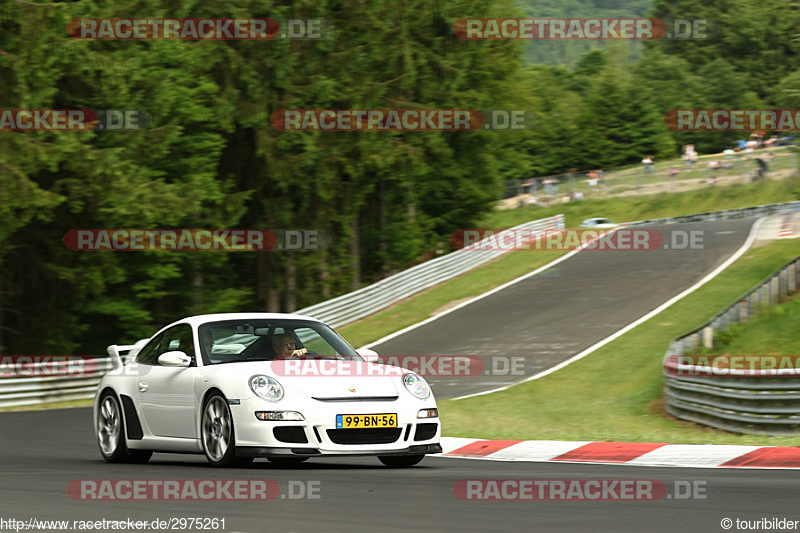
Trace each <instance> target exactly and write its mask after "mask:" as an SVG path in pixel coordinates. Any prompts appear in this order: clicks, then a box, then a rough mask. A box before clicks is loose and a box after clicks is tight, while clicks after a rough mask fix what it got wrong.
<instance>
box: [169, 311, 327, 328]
mask: <svg viewBox="0 0 800 533" xmlns="http://www.w3.org/2000/svg"><path fill="white" fill-rule="evenodd" d="M276 319H278V320H311V321H314V322H321V321H320V320H319V319H316V318H314V317H311V316H306V315H296V314H293V313H213V314H208V315H195V316H189V317H186V318H182V319H181V320H176V321H175V322H173V323H172V324H170V326H172V325H174V324H191V325H193V326H200V325H202V324H206V323H208V322H221V321H223V320H276ZM167 327H169V326H167Z"/></svg>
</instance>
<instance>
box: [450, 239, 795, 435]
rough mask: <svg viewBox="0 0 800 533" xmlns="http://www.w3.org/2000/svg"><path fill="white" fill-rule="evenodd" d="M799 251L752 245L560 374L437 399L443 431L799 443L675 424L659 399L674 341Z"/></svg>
mask: <svg viewBox="0 0 800 533" xmlns="http://www.w3.org/2000/svg"><path fill="white" fill-rule="evenodd" d="M798 255H800V241H797V240H784V241H777V242H774V243H772V244H770V245H768V246H763V247H760V248H757V249H752V250H750V251H748V252H747V253H746V254H745V255H743V256H742V257H741V258H740V259H739V260H738V261H736V262H735V263H734V264H733V265H731V267H730V268H729V269H727V270H726V271H725V272H723V273H722V274H720V275H719V276H718V277H717V278H715V279H714V280H712V281H710V282H709V283H707V284H706V285H705V286H703V287H702V288H701V289H699V290H697V291H695V292H694V293H692V294H690V295H689V296H687V297H686V298H684V299H683V300H681V301H680V302H678V303H676V304H675V305H673V306H672V307H670V308H669V309H667V310H665V311H664V312H662V313H660V314H659V315H657V316H655V317H653V318H652V319H650V320H648V321H647V322H645V323H644V324H641V325H640V326H638V327H637V328H635V329H633V330H632V331H630V332H628V333H627V334H625V335H623V336H622V337H620V338H618V339H616V340H615V341H613V342H611V343H609V344H607V345H606V346H604V347H602V348H600V349H599V350H597V351H595V352H594V353H592V354H591V355H589V356H587V357H585V358H584V359H582V360H580V361H578V362H575V363H573V364H572V365H570V366H568V367H566V368H564V369H562V370H559V371H558V372H555V373H553V374H550V375H549V376H546V377H544V378H542V379H540V380H537V381H532V382H527V383H522V384H519V385H516V386H514V387H512V388H510V389H508V390H506V391H502V392H497V393H493V394H489V395H484V396H478V397H474V398H468V399H465V400H444V401H441V402H439V410H440V415H441V417H442V423H443V426H444V434H445V435H448V436H454V437H478V438H487V439H522V440H527V439H546V440H550V439H557V440H561V439H563V440H601V441H634V442H637V441H647V442H676V443H715V444H767V445H791V446H796V445H800V437H764V436H750V435H736V434H732V433H726V432H724V431H718V430H714V429H710V428H706V427H704V426H699V425H696V424H692V423H689V422H683V421H678V420H675V419H672V418H670V417H668V416H667V415H666V414H665V413H664V411H663V406H662V404H661V388H662V374H661V364H662V358H663V357H664V353H665V351H666V349H667V347H668V345H669V341H670V340H671V339H672V338H674V337H677V336H680V335H682V334H685V333H687V332H688V331H690V330H692V329H694V328H696V327H698V326H699V325H701V324H703V323H704V322H705V321H706V320H708V319H709V318H710V317H711V316H713V315H714V314H716V313H717V312H719V311H720V310H721V309H723V308H725V307H726V306H727V305H728V304H730V303H731V302H732V301H734V300H735V299H737V298H738V297H739V296H741V295H742V294H744V293H745V292H747V291H748V290H750V289H751V288H752V287H753V286H755V285H756V284H758V282H760V281H761V280H762V279H764V278H766V277H767V276H768V275H769V274H771V273H772V272H773V271H774V270H776V269H777V268H779V267H781V266H782V265H783V264H785V263H786V262H788V261H789V260H791V259H793V258H795V257H797V256H798ZM795 324H796V322H795ZM787 327H788V326H787ZM795 331H796V329H795Z"/></svg>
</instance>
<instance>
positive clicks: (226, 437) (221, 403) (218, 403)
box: [200, 392, 237, 467]
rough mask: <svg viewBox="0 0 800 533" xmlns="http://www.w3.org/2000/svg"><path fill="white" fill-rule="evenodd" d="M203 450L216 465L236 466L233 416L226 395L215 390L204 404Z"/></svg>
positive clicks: (207, 457)
mask: <svg viewBox="0 0 800 533" xmlns="http://www.w3.org/2000/svg"><path fill="white" fill-rule="evenodd" d="M200 427H201V432H202V436H201V440H202V441H203V452H205V454H206V459H208V462H209V463H211V464H212V465H214V466H221V467H225V466H235V465H236V463H237V458H236V446H235V442H236V441H235V438H234V430H233V416H232V415H231V409H230V407H229V406H228V401H227V400H226V399H225V397H224V396H223V395H222V394H221V393H219V392H215V393H213V394H211V396H209V397H208V399H207V400H206V402H205V405H203V418H202V420H201V422H200Z"/></svg>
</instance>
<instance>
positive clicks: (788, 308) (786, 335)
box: [700, 295, 800, 355]
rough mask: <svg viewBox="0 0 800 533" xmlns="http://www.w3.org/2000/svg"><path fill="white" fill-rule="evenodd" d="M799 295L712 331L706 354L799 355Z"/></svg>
mask: <svg viewBox="0 0 800 533" xmlns="http://www.w3.org/2000/svg"><path fill="white" fill-rule="evenodd" d="M798 324H800V296H798V295H795V296H794V297H793V298H790V299H789V300H786V301H785V302H783V303H781V304H779V305H776V306H775V307H771V308H769V309H766V310H764V311H762V312H761V313H759V314H757V315H756V316H754V317H752V318H750V320H748V321H747V323H746V324H734V325H732V326H730V327H729V328H727V329H725V330H724V331H722V332H718V333H717V334H716V338H715V341H714V347H713V348H711V349H708V350H702V351H701V352H700V353H702V354H708V355H723V354H727V355H800V335H799V334H798Z"/></svg>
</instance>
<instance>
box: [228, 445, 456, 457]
mask: <svg viewBox="0 0 800 533" xmlns="http://www.w3.org/2000/svg"><path fill="white" fill-rule="evenodd" d="M431 453H442V446H441V444H439V443H436V444H415V445H413V446H409V447H407V448H403V449H401V450H385V451H380V452H369V453H367V452H355V451H354V452H349V451H348V452H344V453H343V452H335V453H325V452H323V451H321V450H319V449H317V448H279V447H274V448H273V447H265V446H237V447H236V456H237V457H325V456H328V457H331V456H337V455H338V456H341V455H347V456H348V457H354V456H359V455H361V456H374V455H381V456H383V455H427V454H431Z"/></svg>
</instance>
